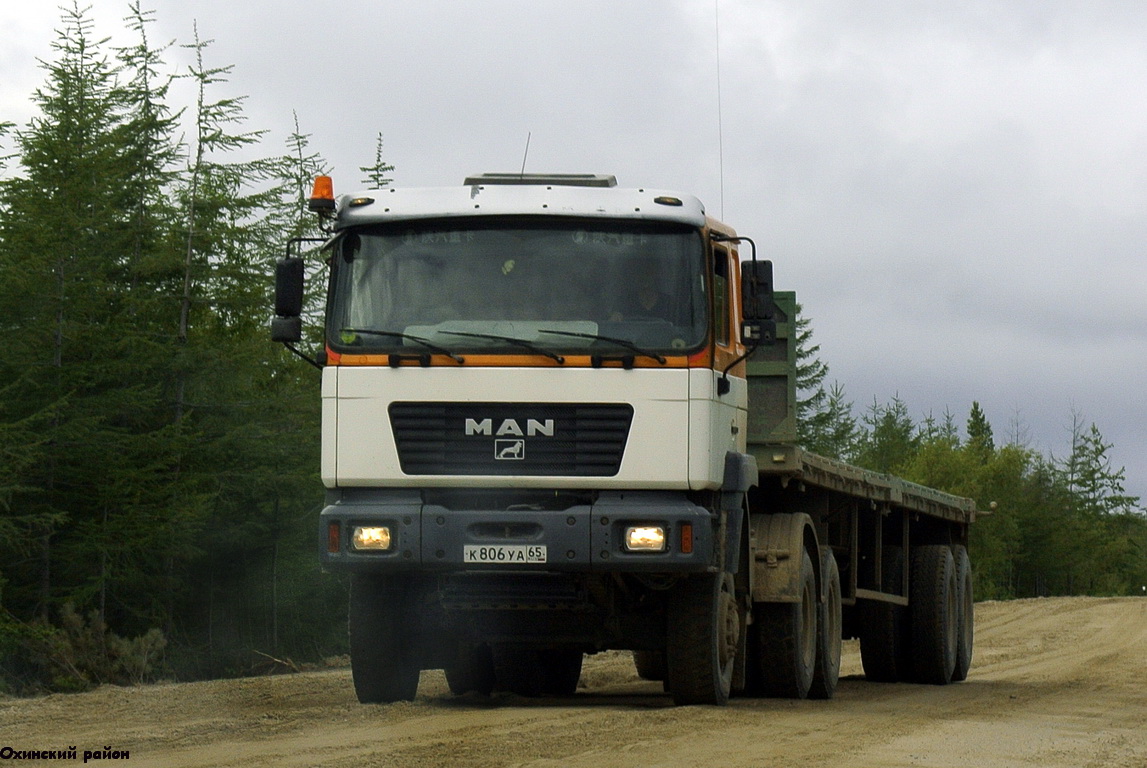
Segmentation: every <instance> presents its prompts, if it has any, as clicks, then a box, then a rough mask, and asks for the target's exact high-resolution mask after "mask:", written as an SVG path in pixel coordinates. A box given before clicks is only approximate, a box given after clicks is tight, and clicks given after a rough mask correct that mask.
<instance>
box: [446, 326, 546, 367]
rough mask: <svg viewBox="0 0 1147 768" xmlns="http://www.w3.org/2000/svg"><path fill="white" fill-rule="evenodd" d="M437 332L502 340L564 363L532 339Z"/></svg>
mask: <svg viewBox="0 0 1147 768" xmlns="http://www.w3.org/2000/svg"><path fill="white" fill-rule="evenodd" d="M438 333H444V334H446V335H448V336H469V337H470V338H473V339H493V340H494V341H504V342H506V343H507V344H513V345H514V346H515V347H521V348H522V349H528V350H530V351H531V352H534V353H537V354H539V355H545V356H546V357H548V358H550V359H551V360H556V361H557V363H558V365H565V362H566V359H565V358H564V357H562V356H561V355H559V354H558V353H557V352H552V351H550V350H548V349H546V348H545V347H541V346H538V345H537V344H535V343H533V342H532V341H526V340H525V339H518V338H515V337H513V336H498V335H496V334H493V333H467V332H466V331H438Z"/></svg>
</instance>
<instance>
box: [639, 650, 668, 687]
mask: <svg viewBox="0 0 1147 768" xmlns="http://www.w3.org/2000/svg"><path fill="white" fill-rule="evenodd" d="M633 666H635V667H637V676H638V677H640V678H641V679H642V680H658V681H662V680H664V679H665V652H664V651H634V652H633Z"/></svg>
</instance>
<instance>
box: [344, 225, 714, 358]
mask: <svg viewBox="0 0 1147 768" xmlns="http://www.w3.org/2000/svg"><path fill="white" fill-rule="evenodd" d="M332 266H333V274H332V295H331V309H330V314H329V318H328V338H329V340H330V343H331V346H332V347H333V348H334V349H336V350H338V351H341V352H344V353H346V352H375V351H396V350H401V351H403V352H405V353H423V352H426V351H427V350H428V349H430V347H429V346H428V345H434V346H435V347H438V348H440V349H445V350H449V351H451V352H454V353H459V352H471V353H483V352H513V353H516V354H522V353H527V354H528V353H530V352H531V348H532V351H534V352H538V353H543V354H544V351H551V352H552V351H559V352H566V353H571V352H572V353H577V352H579V351H581V352H588V353H592V354H606V355H608V354H614V353H618V352H621V351H624V349H625V347H624V344H629V345H637V347H639V348H640V350H641V351H642V352H643V353H644V352H645V351H650V352H653V353H661V352H668V353H672V354H682V353H684V352H685V351H687V350H692V349H696V348H698V347H700V346H701V344H702V343H703V342H704V341H705V338H706V333H707V316H708V313H707V311H706V303H705V296H706V287H705V283H704V279H705V278H704V276H705V269H704V268H703V266H704V256H703V250H702V244H701V237H700V234H699V233H698V232H697V231H696V230H694V229H691V228H689V227H685V226H680V225H667V224H663V223H646V222H603V221H596V220H595V221H580V220H577V221H559V220H554V219H549V220H544V221H539V222H537V223H531V224H523V223H522V222H521V221H520V220H516V221H514V222H513V223H508V222H507V221H506V220H504V219H502V220H483V221H473V220H472V221H467V222H459V221H458V220H452V221H447V222H443V221H437V222H427V223H416V224H411V223H404V224H402V225H388V226H385V227H374V228H367V229H358V230H353V231H350V232H347V233H346V234H345V235H344V236H343V238H342V240H341V242H340V244H339V246H338V247H337V249H336V251H335V256H334V259H333V264H332ZM522 342H525V344H523V343H522ZM431 351H433V350H431Z"/></svg>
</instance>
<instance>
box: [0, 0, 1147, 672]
mask: <svg viewBox="0 0 1147 768" xmlns="http://www.w3.org/2000/svg"><path fill="white" fill-rule="evenodd" d="M152 21H153V17H152V12H150V11H145V10H143V9H142V8H141V7H140V5H139V2H138V0H133V2H132V3H131V4H130V5H129V7H128V15H127V17H126V19H125V25H126V26H125V31H126V32H127V33H130V35H131V37H132V39H134V41H135V42H134V43H133V44H132V45H130V46H127V47H118V48H116V47H109V45H108V41H107V40H106V39H103V38H99V37H97V36H96V35H95V33H94V22H93V20H92V19H91V18H90V17H89V16H88V13H87V11H86V10H84V9H82V8H81V7H80V6H79V5H78V4H74V5H73V6H72V7H71V9H65V10H64V12H63V16H62V19H61V28H60V30H59V31H58V33H57V39H56V41H55V43H54V50H53V57H52V59H51V61H48V62H45V63H44V65H43V67H44V73H45V78H44V83H43V85H42V86H41V87H40V88H39V89H38V90H37V91H36V92H35V93H34V94H33V95H32V98H33V100H34V102H35V104H36V105H37V107H38V112H39V114H38V116H37V117H35V118H33V119H32V120H31V121H29V122H28V124H27V125H24V126H15V125H13V124H12V123H11V122H6V123H5V122H2V121H0V142H2V146H3V148H4V152H5V153H7V154H6V156H5V158H4V163H5V167H4V168H3V169H0V178H2V181H0V330H2V331H3V338H4V344H3V345H0V692H4V691H16V692H19V691H25V690H45V689H56V690H74V689H82V688H84V687H87V686H90V685H93V684H98V683H102V682H134V681H140V680H144V679H149V678H152V677H156V676H166V677H174V678H180V679H189V678H197V677H206V676H219V675H232V674H243V673H250V672H251V671H253V670H255V669H258V668H259V667H260V665H262V664H266V663H271V662H270V661H269V659H272V658H273V659H277V660H280V661H286V662H288V663H301V662H304V661H314V660H318V659H321V658H323V657H327V656H331V655H337V654H341V653H345V651H346V630H345V627H346V591H345V584H343V583H342V582H341V580H340V579H338V578H337V577H335V576H332V575H329V574H322V573H321V572H320V570H319V567H318V558H317V555H316V547H317V542H316V537H317V534H316V533H315V521H316V519H317V517H316V516H317V512H318V510H319V509H320V508H321V505H322V499H323V494H322V487H321V483H320V481H319V478H318V467H319V456H318V449H319V397H318V386H317V385H318V379H317V376H316V372H315V371H314V369H313V368H311V367H310V366H307V365H306V364H304V363H301V362H300V361H298V360H297V359H294V358H293V357H292V356H291V355H290V354H289V353H287V352H286V351H285V350H284V349H283V348H282V347H280V346H278V345H273V344H271V343H270V342H269V341H268V331H267V325H268V320H269V315H270V312H269V307H270V306H271V297H270V290H271V279H270V276H271V274H272V271H273V264H274V261H275V259H276V258H278V257H279V256H280V255H281V252H282V249H283V247H284V244H285V243H286V241H287V240H288V239H289V238H291V237H299V236H315V235H318V234H320V233H319V232H318V230H317V228H316V225H315V223H314V222H313V219H312V217H311V216H309V215H306V214H305V206H304V199H305V197H306V195H307V193H308V191H309V183H310V180H311V178H313V176H314V175H316V174H317V173H321V172H324V171H325V170H326V169H325V163H324V161H323V159H322V158H321V156H320V155H318V154H317V153H315V152H312V151H311V149H310V148H309V137H308V135H306V134H304V133H302V131H301V130H300V129H298V127H297V121H296V129H295V131H294V133H293V134H292V135H291V136H289V137H288V138H287V139H286V141H285V143H284V145H283V146H282V147H281V148H280V149H279V150H278V151H275V152H271V153H267V151H266V150H265V149H264V146H265V144H266V136H265V135H264V133H263V132H261V131H258V130H254V131H252V130H245V129H244V128H243V123H244V106H243V100H242V99H240V98H235V97H233V96H229V95H227V94H228V92H229V86H228V79H229V77H230V74H231V70H230V67H228V66H217V65H213V64H211V63H209V61H210V58H211V49H210V43H209V42H207V41H203V40H201V39H200V38H199V36H198V32H197V31H194V32H193V34H192V39H191V41H190V42H188V43H185V44H183V45H181V46H179V48H180V49H182V54H181V55H182V57H183V58H186V59H189V60H191V61H192V64H191V65H190V66H187V67H185V68H183V69H182V70H178V71H177V70H175V69H173V68H171V67H170V65H169V64H168V63H167V61H166V57H168V56H169V55H171V53H172V49H171V47H169V46H156V45H154V44H152V43H151V42H150V40H149V36H148V31H149V26H150V24H151V22H152ZM176 78H181V79H183V80H184V81H190V83H192V84H193V85H194V86H195V87H194V88H193V89H191V90H190V92H191V93H193V94H194V98H193V101H192V103H189V104H172V103H170V100H171V93H172V84H173V83H174V82H176ZM0 118H2V116H0ZM253 157H254V158H256V159H252V158H253ZM360 170H361V171H362V172H363V174H364V176H363V179H362V181H363V182H364V183H368V184H375V185H385V184H386V183H389V181H390V179H389V178H388V176H387V174H388V173H389V172H390V171H392V170H393V167H392V166H390V165H387V164H386V163H385V162H384V161H383V155H382V139H381V134H378V137H377V140H376V144H375V153H374V157H373V162H371V163H368V164H367V165H365V166H363V167H362V168H360ZM316 261H317V260H316ZM316 268H317V269H319V270H321V264H318V265H317V267H316ZM309 284H310V285H311V286H313V287H316V288H318V289H320V290H321V286H322V280H321V278H318V276H316V279H314V280H311V281H309ZM314 302H315V303H313V304H312V310H311V311H312V312H314V311H316V308H317V306H318V304H317V302H318V297H317V296H316V297H314ZM316 328H317V324H315V323H312V324H311V330H312V331H314V330H316ZM311 342H312V344H313V345H317V343H318V339H317V338H314V339H311ZM800 349H801V371H800V382H801V387H802V397H803V399H802V401H801V407H800V417H801V418H800V422H801V427H800V428H801V431H802V437H803V439H804V441H805V443H806V445H807V447H808V448H810V449H811V450H813V451H815V452H818V453H822V454H825V455H828V456H832V457H836V458H841V459H844V460H847V461H851V462H853V463H857V464H860V465H863V466H867V467H870V468H872V469H876V470H879V471H886V472H893V473H896V474H900V475H902V476H904V477H906V478H908V479H910V480H914V481H917V482H920V483H924V484H926V485H931V486H935V487H938V488H941V489H944V490H948V491H951V492H954V493H959V494H962V495H967V496H971V497H973V498H975V499H976V500H977V502H978V503H979V506H980V507H981V508H987V505H988V504H989V502H993V501H994V502H997V505H998V508H997V510H996V512H995V514H993V515H991V516H988V517H985V518H983V519H981V520H980V521H979V522H978V523H977V524H976V525H975V526H974V534H973V541H972V556H973V562H974V563H975V567H976V589H977V591H978V596H980V597H997V598H1006V597H1023V596H1030V595H1049V594H1082V593H1093V594H1121V593H1126V592H1128V591H1130V590H1132V589H1138V588H1139V585H1141V584H1145V583H1147V555H1145V551H1147V520H1145V518H1144V517H1143V515H1142V510H1141V509H1140V507H1139V500H1138V499H1136V498H1132V497H1129V496H1127V495H1126V494H1125V493H1124V490H1123V481H1124V476H1123V471H1122V470H1121V469H1120V470H1115V469H1113V468H1112V466H1111V463H1110V460H1109V457H1108V452H1109V450H1110V448H1111V446H1110V444H1108V443H1106V442H1105V441H1104V439H1103V437H1102V435H1101V434H1100V432H1099V430H1098V429H1097V428H1096V427H1095V426H1094V425H1088V426H1086V427H1085V425H1084V423H1083V421H1082V419H1081V418H1076V424H1075V426H1076V429H1075V430H1073V434H1072V445H1071V452H1070V455H1069V456H1067V457H1065V458H1063V459H1055V458H1052V457H1050V456H1044V455H1041V454H1040V453H1038V452H1037V451H1034V450H1032V449H1030V448H1027V447H1025V446H1024V445H1021V444H1018V441H1015V440H1013V441H1010V442H1005V443H1003V444H1000V443H999V442H998V441H997V440H996V439H995V438H994V436H993V431H992V427H991V425H990V424H989V423H988V421H987V419H986V418H985V417H984V414H983V412H982V411H981V410H980V408H979V406H978V405H975V404H973V405H972V409H971V413H970V415H969V416H968V418H967V420H966V424H965V425H963V426H962V428H961V425H959V424H957V422H956V420H955V419H954V418H953V417H952V416H950V415H948V414H946V415H945V417H944V418H943V419H940V420H935V419H932V418H925V419H922V420H919V421H914V420H913V419H912V418H911V417H910V415H909V411H908V408H907V406H906V405H905V404H904V403H902V402H900V401H898V400H894V401H893V402H891V403H888V404H886V405H880V404H877V403H874V404H873V405H872V407H871V408H869V409H868V410H867V411H864V412H863V413H860V414H859V415H858V414H857V412H856V410H855V409H854V408H853V407H852V404H851V403H850V402H848V401H847V399H846V397H845V394H844V390H843V388H842V387H840V386H835V387H832V388H829V389H826V388H825V381H826V375H827V367H826V366H825V365H824V364H823V363H822V362H821V361H820V360H819V359H818V357H817V352H818V350H817V348H816V346H815V345H814V344H813V343H812V341H811V327H810V326H809V324H808V323H807V321H805V322H803V323H802V326H801V346H800Z"/></svg>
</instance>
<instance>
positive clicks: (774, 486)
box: [272, 174, 976, 704]
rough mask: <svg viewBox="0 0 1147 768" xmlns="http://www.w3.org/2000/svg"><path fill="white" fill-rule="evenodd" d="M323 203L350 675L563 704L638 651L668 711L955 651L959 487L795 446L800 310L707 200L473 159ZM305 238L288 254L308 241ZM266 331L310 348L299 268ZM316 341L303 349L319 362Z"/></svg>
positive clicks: (830, 687) (962, 507) (291, 271)
mask: <svg viewBox="0 0 1147 768" xmlns="http://www.w3.org/2000/svg"><path fill="white" fill-rule="evenodd" d="M309 207H310V208H311V209H312V210H314V211H317V212H318V213H319V214H320V215H321V216H322V217H323V220H324V222H325V228H326V232H327V234H328V235H329V239H327V240H326V242H325V245H324V246H323V247H322V253H324V254H325V255H326V260H327V264H328V265H329V286H328V289H327V303H326V312H325V327H324V329H323V344H322V347H323V351H322V352H321V353H320V354H319V355H318V356H317V357H318V358H319V359H318V360H312V362H313V363H315V364H316V365H318V366H319V367H321V368H322V385H321V389H322V451H321V456H322V459H321V461H322V479H323V482H324V484H325V487H326V504H325V507H324V509H323V510H322V513H321V516H320V522H319V540H320V551H321V558H322V564H323V566H324V567H325V568H326V569H327V570H329V571H337V572H344V573H347V574H349V579H350V605H349V632H350V649H351V667H352V677H353V680H354V688H355V691H356V694H357V696H358V698H359V700H360V701H362V702H391V701H397V700H409V699H413V698H414V696H415V693H416V691H417V688H418V682H419V674H420V671H421V670H424V669H439V668H441V669H444V670H445V674H446V679H447V681H448V684H449V686H450V689H451V691H453V692H454V693H459V694H460V693H464V692H469V691H478V692H481V693H490V692H491V691H494V690H502V691H510V692H514V693H517V694H520V695H524V696H539V695H568V694H572V693H573V692H574V691H575V689H576V687H577V684H578V678H579V675H580V672H581V667H582V660H583V658H584V655H585V654H592V653H597V652H600V651H604V650H609V649H614V650H616V649H621V650H628V651H632V652H633V657H634V661H635V664H636V668H637V672H638V674H639V675H640V676H641V677H643V678H645V679H650V680H661V681H663V684H664V689H665V690H666V691H668V692H669V693H670V695H671V696H672V697H673V700H674V702H675V703H677V704H724V703H725V702H726V701H727V700H728V699H729V697H730V696H731V695H756V696H761V695H764V696H778V697H790V698H805V697H817V698H829V697H831V696H832V695H833V692H834V690H835V689H836V685H837V678H838V674H839V668H840V649H841V640H842V638H859V640H860V651H861V658H862V662H863V666H864V671H865V674H866V676H867V677H868V678H870V679H874V680H880V681H896V680H907V681H915V682H920V683H932V684H940V685H942V684H946V683H949V682H951V681H957V680H962V679H964V678H965V676H966V675H967V674H968V668H969V665H970V663H971V655H972V639H973V609H972V576H971V566H970V562H969V559H968V551H967V544H968V528H969V525H970V524H971V523H972V522H973V520H974V518H975V514H976V510H975V505H974V503H973V502H972V501H971V500H970V499H965V498H960V497H956V496H952V495H949V494H946V493H941V492H939V491H936V490H932V489H929V488H925V487H922V486H919V485H915V484H913V483H909V482H906V481H903V480H900V479H898V478H895V477H892V476H889V475H886V474H881V473H876V472H871V471H866V470H864V469H860V468H857V467H853V466H849V465H847V464H844V463H841V462H839V461H834V460H830V459H828V458H824V457H821V456H818V455H815V454H813V453H810V452H808V451H805V450H802V448H801V447H800V446H799V445H798V444H797V425H796V417H795V402H796V352H797V350H796V297H795V295H794V294H793V293H791V292H784V291H775V290H774V289H773V284H772V264H771V263H770V262H769V261H765V260H758V259H757V254H756V245H755V243H753V241H752V240H751V239H749V238H747V237H741V236H739V235H737V233H736V232H735V231H734V230H733V229H732V228H730V227H728V226H726V225H725V224H723V223H721V222H720V221H717V220H716V219H715V218H713V217H711V216H709V215H708V214H707V213H706V211H705V208H704V207H703V205H702V203H701V202H700V201H699V200H697V199H696V198H695V197H691V196H689V195H685V194H681V193H678V192H671V191H663V190H653V189H643V188H621V187H618V186H617V184H616V181H615V179H614V178H613V177H612V176H595V175H558V176H537V175H522V174H485V175H481V176H475V177H471V178H467V179H466V180H465V181H464V183H463V184H462V185H461V186H457V187H444V188H409V189H403V188H387V189H380V190H370V191H364V192H356V193H354V194H349V195H342V196H340V197H338V198H336V197H335V195H334V194H333V191H332V185H331V182H330V179H329V177H320V178H319V179H318V180H317V183H316V191H315V193H314V197H312V198H311V200H310V204H309ZM296 245H297V243H296ZM301 253H302V250H301V249H299V248H293V247H292V246H290V245H289V246H288V248H287V255H286V256H285V257H284V258H282V259H281V260H280V261H279V263H278V264H277V266H276V317H275V318H274V320H273V321H272V338H273V339H274V340H276V341H280V342H284V343H286V344H287V345H288V346H289V347H291V349H292V350H293V351H295V352H296V353H297V354H300V355H303V353H302V352H300V351H299V350H298V349H297V348H296V347H295V346H294V344H295V343H296V342H298V341H299V340H300V339H301V338H302V319H301V316H302V314H303V291H304V286H303V282H304V278H303V275H304V262H303V258H302V257H301V255H299V254H301ZM304 356H305V355H304Z"/></svg>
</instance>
